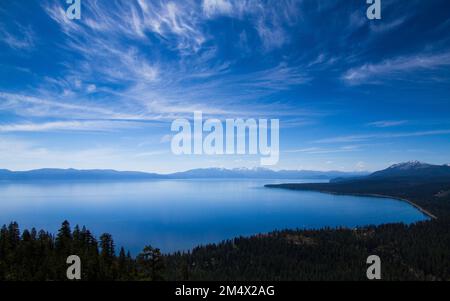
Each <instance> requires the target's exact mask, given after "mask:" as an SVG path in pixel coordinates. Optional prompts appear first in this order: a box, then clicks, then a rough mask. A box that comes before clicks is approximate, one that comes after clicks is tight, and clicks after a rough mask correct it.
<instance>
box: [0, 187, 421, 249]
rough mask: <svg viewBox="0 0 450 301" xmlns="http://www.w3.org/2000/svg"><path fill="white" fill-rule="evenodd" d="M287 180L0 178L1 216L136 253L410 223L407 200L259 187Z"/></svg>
mask: <svg viewBox="0 0 450 301" xmlns="http://www.w3.org/2000/svg"><path fill="white" fill-rule="evenodd" d="M285 182H293V181H292V180H278V181H274V180H163V181H159V180H155V181H149V182H123V183H39V184H28V183H27V184H18V183H14V184H7V183H1V184H0V223H1V224H4V223H9V222H10V221H12V220H15V221H17V222H19V225H20V226H21V228H25V227H26V228H30V227H33V226H34V227H36V228H38V229H41V228H43V229H46V230H49V231H52V232H56V231H57V229H58V228H59V226H60V224H61V222H62V221H64V220H65V219H67V220H69V221H70V222H71V224H72V225H75V224H80V225H86V226H87V227H88V228H89V229H91V230H92V231H93V232H94V233H95V234H96V236H99V235H100V234H102V233H104V232H108V233H111V234H113V237H114V239H115V242H116V245H117V246H124V247H126V248H127V249H128V250H130V251H132V252H133V253H134V254H136V253H137V252H139V251H140V250H141V249H142V247H143V246H144V245H146V244H151V245H153V246H156V247H159V248H161V249H162V250H163V251H165V252H169V251H175V250H187V249H190V248H192V247H194V246H196V245H200V244H206V243H212V242H219V241H221V240H224V239H228V238H233V237H236V236H241V235H242V236H248V235H252V234H257V233H261V232H262V233H264V232H270V231H273V230H276V229H286V228H320V227H324V226H331V227H333V226H348V227H354V226H358V225H368V224H382V223H388V222H404V223H413V222H417V221H420V220H424V219H426V218H427V217H426V216H424V215H423V214H422V213H420V212H419V211H418V210H416V209H415V208H413V207H412V206H410V205H409V204H407V203H404V202H401V201H396V200H390V199H380V198H370V197H355V196H335V195H329V194H322V193H316V192H299V191H289V190H279V189H268V188H264V187H263V186H264V184H268V183H285Z"/></svg>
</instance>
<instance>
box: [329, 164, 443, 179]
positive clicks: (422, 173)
mask: <svg viewBox="0 0 450 301" xmlns="http://www.w3.org/2000/svg"><path fill="white" fill-rule="evenodd" d="M437 179H439V180H449V181H450V166H449V165H432V164H427V163H422V162H419V161H411V162H405V163H400V164H395V165H392V166H390V167H388V168H386V169H384V170H380V171H377V172H374V173H372V174H370V175H368V176H364V177H357V178H346V179H343V178H336V179H333V180H332V182H342V181H344V182H349V181H360V180H365V181H379V180H396V181H402V180H407V181H410V180H422V181H423V180H429V181H435V180H437Z"/></svg>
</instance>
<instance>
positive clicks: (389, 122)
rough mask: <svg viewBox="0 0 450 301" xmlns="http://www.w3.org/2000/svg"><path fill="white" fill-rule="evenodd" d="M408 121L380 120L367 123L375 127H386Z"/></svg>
mask: <svg viewBox="0 0 450 301" xmlns="http://www.w3.org/2000/svg"><path fill="white" fill-rule="evenodd" d="M406 123H408V120H380V121H375V122H370V123H368V124H367V125H368V126H372V127H377V128H388V127H394V126H399V125H404V124H406Z"/></svg>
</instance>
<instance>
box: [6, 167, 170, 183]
mask: <svg viewBox="0 0 450 301" xmlns="http://www.w3.org/2000/svg"><path fill="white" fill-rule="evenodd" d="M161 177H162V176H161V175H158V174H152V173H145V172H130V171H116V170H77V169H37V170H30V171H10V170H0V180H1V181H35V180H52V181H53V180H67V181H69V180H86V181H87V180H144V179H154V178H161Z"/></svg>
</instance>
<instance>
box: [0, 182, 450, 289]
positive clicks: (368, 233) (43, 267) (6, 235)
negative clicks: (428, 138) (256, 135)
mask: <svg viewBox="0 0 450 301" xmlns="http://www.w3.org/2000/svg"><path fill="white" fill-rule="evenodd" d="M271 187H281V188H288V189H301V190H305V189H307V190H320V191H324V192H333V193H354V194H382V195H390V196H395V197H399V198H400V197H401V198H406V199H408V200H411V201H413V202H414V203H416V204H417V205H419V206H421V207H422V208H423V209H424V210H427V211H429V212H430V213H432V214H433V215H435V216H437V219H430V220H429V221H426V222H420V223H417V224H413V225H409V226H408V225H404V224H389V225H382V226H377V227H376V226H370V227H362V228H358V229H322V230H314V231H313V230H286V231H277V232H273V233H270V234H265V235H258V236H254V237H249V238H236V239H233V240H230V241H225V242H222V243H220V244H217V245H214V244H213V245H208V246H203V247H198V248H195V249H194V250H192V251H191V252H188V253H175V254H161V252H160V250H158V249H157V248H153V247H151V246H147V247H145V248H144V250H143V251H142V253H141V254H139V255H138V256H136V257H132V256H131V255H130V254H129V253H127V252H126V251H125V250H124V249H123V248H121V249H120V250H119V252H118V254H117V253H116V247H115V244H114V241H113V238H112V237H111V235H109V234H103V235H101V236H100V237H99V239H96V238H95V237H94V236H93V235H92V234H91V232H90V231H89V230H87V229H86V228H85V227H83V228H80V227H78V226H75V227H74V229H73V230H72V229H71V227H70V225H69V223H68V222H64V223H63V224H62V227H61V229H60V230H59V231H58V233H57V234H56V235H53V234H50V233H48V232H45V231H39V232H38V231H37V230H35V229H31V230H24V231H22V232H21V231H20V230H19V225H17V223H11V224H10V225H9V226H3V227H2V229H1V231H0V280H66V269H67V267H68V265H67V264H66V259H67V257H68V256H69V255H73V254H75V255H78V256H80V258H81V261H82V280H119V281H126V280H366V269H367V265H366V259H367V257H368V256H369V255H378V256H380V258H381V260H382V278H383V279H384V280H450V183H449V182H447V181H442V182H439V181H437V182H420V181H419V182H410V181H409V182H405V181H400V182H399V181H391V182H389V181H384V182H377V181H371V182H370V181H369V182H361V183H358V184H357V185H355V183H353V184H348V183H345V182H344V183H330V184H287V185H281V186H271Z"/></svg>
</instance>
